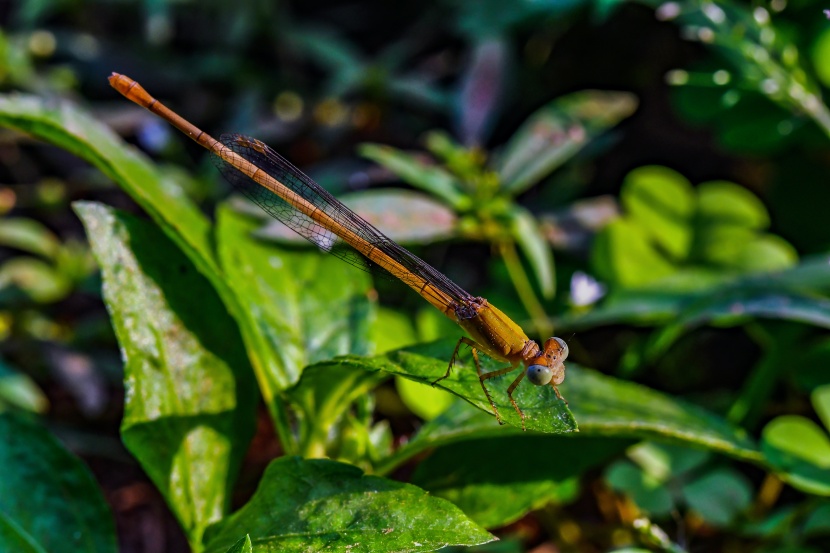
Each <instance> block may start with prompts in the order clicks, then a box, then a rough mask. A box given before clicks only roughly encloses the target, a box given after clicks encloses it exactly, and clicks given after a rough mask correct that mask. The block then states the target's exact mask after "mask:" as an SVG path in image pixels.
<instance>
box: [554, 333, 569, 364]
mask: <svg viewBox="0 0 830 553" xmlns="http://www.w3.org/2000/svg"><path fill="white" fill-rule="evenodd" d="M554 340H556V343H557V344H559V349H560V351H561V352H562V353H560V354H559V361H564V360H565V359H567V358H568V344H566V343H565V340H563V339H562V338H554Z"/></svg>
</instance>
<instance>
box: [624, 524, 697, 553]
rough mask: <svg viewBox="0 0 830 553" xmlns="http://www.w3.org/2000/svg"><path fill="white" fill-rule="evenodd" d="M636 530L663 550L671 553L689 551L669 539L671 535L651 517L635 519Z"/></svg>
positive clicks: (654, 545)
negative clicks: (651, 519) (652, 520)
mask: <svg viewBox="0 0 830 553" xmlns="http://www.w3.org/2000/svg"><path fill="white" fill-rule="evenodd" d="M633 526H634V530H636V531H637V533H638V534H639V535H640V537H642V538H643V539H644V540H645V541H646V542H647V543H648V544H649V545H651V546H653V547H658V548H660V550H662V551H668V552H669V553H687V551H686V549H685V548H683V547H681V546H680V545H679V544H676V543H674V542H673V541H671V539H669V536H668V535H667V534H666V532H665V531H663V529H662V528H660V527H659V526H657V525H656V524H654V523H653V522H651V521H650V520H649V519H647V518H645V517H642V518H638V519H637V520H635V521H634V524H633Z"/></svg>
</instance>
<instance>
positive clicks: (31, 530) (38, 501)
mask: <svg viewBox="0 0 830 553" xmlns="http://www.w3.org/2000/svg"><path fill="white" fill-rule="evenodd" d="M0 471H2V474H3V477H2V478H0V550H2V551H9V552H11V551H14V552H24V553H29V552H31V553H45V552H47V551H48V552H49V553H82V552H89V553H107V552H113V553H115V552H116V551H117V550H118V546H117V544H116V539H115V524H114V522H113V517H112V513H110V511H109V508H108V507H107V504H106V502H105V501H104V498H103V497H102V495H101V491H100V489H99V487H98V484H97V483H96V482H95V480H94V479H93V477H92V474H90V472H89V469H87V467H86V466H85V465H84V464H83V463H81V462H80V461H79V460H78V459H77V458H76V457H75V456H73V455H72V454H70V453H69V452H68V451H66V449H64V447H63V446H62V445H61V444H60V443H59V442H58V441H57V440H56V439H55V438H54V436H52V435H51V434H50V433H49V432H47V431H46V430H45V429H44V428H42V427H41V426H39V425H38V424H36V423H34V422H32V421H31V420H30V419H27V418H24V417H22V416H17V415H13V414H11V413H0Z"/></svg>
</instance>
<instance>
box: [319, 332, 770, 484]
mask: <svg viewBox="0 0 830 553" xmlns="http://www.w3.org/2000/svg"><path fill="white" fill-rule="evenodd" d="M454 345H455V344H454V341H448V340H444V341H439V342H435V343H432V344H422V345H418V346H415V347H412V348H406V349H403V350H400V351H397V352H390V353H388V354H385V355H379V356H375V357H371V358H358V357H342V358H338V359H335V360H334V361H333V363H342V364H346V365H350V366H353V367H356V368H362V369H364V370H368V371H378V370H380V371H385V372H389V373H392V374H396V375H401V376H404V377H406V378H410V379H413V380H416V381H419V382H427V383H429V382H431V381H433V380H435V378H437V377H438V376H441V375H443V374H444V371H445V370H446V366H447V365H446V364H447V360H448V359H449V356H450V354H451V353H452V351H453V347H454ZM482 359H485V358H484V357H483V358H482ZM567 367H568V370H567V375H566V379H565V382H564V383H563V384H562V386H561V387H560V389H561V391H562V395H564V396H565V398H566V399H567V401H568V407H570V411H569V410H568V407H566V406H565V405H563V404H561V402H559V401H557V400H556V399H555V395H554V394H553V391H552V390H550V392H548V389H549V388H550V387H549V386H545V387H541V388H540V387H536V386H533V385H532V384H529V383H525V382H522V383H521V385H520V386H519V387H518V388H517V389H516V391H515V392H514V397H515V398H516V402H517V403H518V404H519V406H520V407H521V408H522V410H523V411H524V412H525V414H526V415H527V419H526V421H525V423H526V425H527V428H528V430H538V431H541V432H545V433H565V432H569V431H571V432H572V431H573V430H574V429H575V423H576V421H578V422H579V432H580V436H594V435H596V436H613V437H619V438H640V439H651V440H654V441H659V442H663V443H666V442H668V443H674V444H678V445H687V446H691V447H697V448H704V449H707V450H710V451H714V452H718V453H722V454H726V455H730V456H732V457H735V458H737V459H742V460H747V461H752V462H758V461H760V459H761V454H760V452H759V451H758V450H757V448H756V446H755V444H754V443H753V441H752V440H751V439H750V438H748V437H747V436H746V433H745V432H744V431H743V430H741V429H739V428H737V427H735V426H733V425H731V424H729V423H728V422H726V421H725V420H724V419H722V418H721V417H719V416H717V415H715V414H713V413H710V412H708V411H706V410H705V409H703V408H701V407H697V406H695V405H691V404H689V403H687V402H685V401H682V400H678V399H675V398H672V397H670V396H667V395H664V394H661V393H660V392H657V391H655V390H652V389H649V388H646V387H645V386H641V385H638V384H634V383H631V382H626V381H622V380H618V379H615V378H612V377H609V376H603V375H601V374H599V373H597V372H595V371H592V370H589V369H584V368H581V367H579V366H577V365H575V364H573V363H567ZM485 370H486V368H485ZM511 376H512V374H511V375H508V376H507V377H501V378H495V379H492V380H491V381H489V382H488V389H489V390H490V392H491V393H492V395H493V399H494V400H495V401H496V405H497V406H498V408H499V412H500V413H501V415H502V418H503V420H505V421H506V422H507V423H508V426H509V428H508V427H499V426H498V424H496V421H495V420H494V417H493V416H492V413H491V409H490V405H489V403H488V402H487V400H486V398H485V397H484V393H483V392H482V391H481V386H480V385H479V381H478V377H477V376H476V372H475V368H474V367H472V366H471V364H470V363H468V362H467V361H466V360H463V362H462V363H460V364H459V365H458V366H457V368H455V369H454V370H453V374H452V375H451V377H450V378H448V379H446V380H442V381H441V382H439V383H438V386H440V387H442V388H445V389H448V390H449V391H451V392H452V393H454V394H455V395H457V396H459V397H461V398H463V399H464V400H466V401H467V402H469V403H471V404H472V405H474V406H475V407H477V408H478V409H479V410H480V411H476V410H473V409H460V410H459V409H455V408H452V409H450V410H449V411H448V412H447V413H445V414H444V415H441V416H439V417H438V418H436V419H434V420H432V421H430V422H429V423H427V424H425V425H424V427H423V428H422V429H421V431H420V432H419V433H418V434H417V435H416V436H415V437H414V438H413V439H412V440H410V442H409V443H408V444H407V445H406V446H404V447H402V448H401V449H399V450H398V451H397V452H396V453H395V454H394V455H393V458H390V459H387V460H385V461H384V462H383V463H382V466H380V467H378V470H379V471H380V472H386V471H388V470H390V468H391V467H393V466H395V465H397V464H399V463H401V462H403V461H404V460H406V459H408V458H410V457H411V456H412V455H415V454H417V453H419V452H421V451H423V450H424V449H426V448H429V447H435V446H437V445H444V444H448V443H452V442H456V441H459V440H469V439H474V438H481V437H485V436H505V435H509V434H511V433H521V424H520V421H519V417H518V415H516V413H515V411H513V410H512V409H511V408H510V404H509V402H507V398H506V394H505V392H504V389H505V388H506V387H507V385H508V384H509V383H510V382H511V381H512V378H511ZM570 412H573V415H572V416H571V415H570Z"/></svg>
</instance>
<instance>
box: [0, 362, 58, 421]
mask: <svg viewBox="0 0 830 553" xmlns="http://www.w3.org/2000/svg"><path fill="white" fill-rule="evenodd" d="M48 407H49V400H48V399H47V398H46V396H45V395H44V394H43V392H42V391H41V389H40V388H39V387H38V385H37V384H36V383H35V381H34V380H32V379H31V378H30V377H29V376H28V375H26V374H23V373H21V372H18V371H16V370H14V369H13V368H12V367H10V366H9V365H7V364H6V363H5V362H4V361H2V360H0V412H2V411H5V410H6V409H8V408H16V409H23V410H25V411H31V412H32V413H44V412H46V409H47V408H48Z"/></svg>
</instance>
